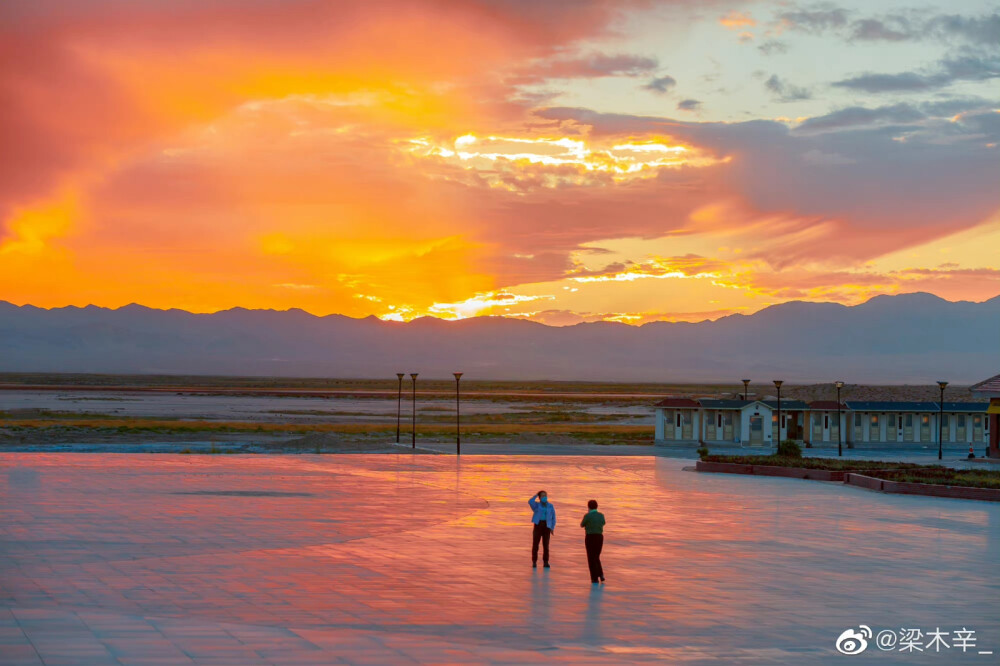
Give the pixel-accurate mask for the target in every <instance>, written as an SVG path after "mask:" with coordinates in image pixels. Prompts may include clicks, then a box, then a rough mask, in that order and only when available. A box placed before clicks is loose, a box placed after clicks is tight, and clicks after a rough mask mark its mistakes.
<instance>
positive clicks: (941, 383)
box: [937, 381, 948, 391]
mask: <svg viewBox="0 0 1000 666" xmlns="http://www.w3.org/2000/svg"><path fill="white" fill-rule="evenodd" d="M937 385H938V388H939V389H941V390H942V391H943V390H944V389H945V387H947V386H948V382H942V381H939V382H938V383H937Z"/></svg>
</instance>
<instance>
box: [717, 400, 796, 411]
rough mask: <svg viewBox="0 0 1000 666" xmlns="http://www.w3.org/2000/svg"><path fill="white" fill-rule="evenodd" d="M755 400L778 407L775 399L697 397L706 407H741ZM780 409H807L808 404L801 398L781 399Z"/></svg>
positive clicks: (774, 407) (772, 407) (773, 407)
mask: <svg viewBox="0 0 1000 666" xmlns="http://www.w3.org/2000/svg"><path fill="white" fill-rule="evenodd" d="M756 402H759V403H762V404H764V405H767V406H768V407H770V408H771V409H777V408H778V401H777V400H720V399H718V398H699V399H698V404H700V405H701V406H702V407H704V408H706V409H743V408H744V407H746V406H747V405H752V404H754V403H756ZM781 408H782V409H807V408H808V405H806V403H804V402H802V401H801V400H782V401H781Z"/></svg>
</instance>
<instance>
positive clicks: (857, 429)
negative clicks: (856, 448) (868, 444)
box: [852, 414, 865, 442]
mask: <svg viewBox="0 0 1000 666" xmlns="http://www.w3.org/2000/svg"><path fill="white" fill-rule="evenodd" d="M864 423H865V417H864V414H855V415H854V437H853V438H852V439H853V441H855V442H863V441H865V436H864V433H863V432H862V431H863V430H864Z"/></svg>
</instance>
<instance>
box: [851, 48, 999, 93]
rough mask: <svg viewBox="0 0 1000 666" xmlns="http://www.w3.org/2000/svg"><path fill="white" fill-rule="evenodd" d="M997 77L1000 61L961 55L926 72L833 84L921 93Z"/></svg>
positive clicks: (870, 90)
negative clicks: (958, 83)
mask: <svg viewBox="0 0 1000 666" xmlns="http://www.w3.org/2000/svg"><path fill="white" fill-rule="evenodd" d="M998 77H1000V58H998V57H981V56H975V55H973V56H960V57H955V58H945V59H944V60H942V61H941V62H940V63H939V64H938V67H937V68H936V69H935V70H932V71H930V72H928V73H921V72H899V73H895V74H882V73H874V72H867V73H865V74H860V75H858V76H853V77H850V78H847V79H842V80H840V81H835V82H834V83H833V84H832V85H834V86H836V87H838V88H848V89H852V90H860V91H862V92H866V93H885V92H921V91H926V90H935V89H938V88H944V87H946V86H950V85H951V84H953V83H955V82H956V81H987V80H989V79H994V78H998Z"/></svg>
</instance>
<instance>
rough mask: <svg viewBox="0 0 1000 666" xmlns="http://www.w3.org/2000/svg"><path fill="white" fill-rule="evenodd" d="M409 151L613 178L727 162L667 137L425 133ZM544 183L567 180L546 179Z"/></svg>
mask: <svg viewBox="0 0 1000 666" xmlns="http://www.w3.org/2000/svg"><path fill="white" fill-rule="evenodd" d="M409 152H410V153H412V154H415V155H417V156H419V157H426V158H431V157H438V158H442V159H444V160H445V161H446V162H448V163H450V164H455V165H459V166H462V167H463V168H466V169H473V170H476V171H481V172H491V171H496V170H498V169H501V168H510V167H515V168H517V167H520V168H521V169H523V170H526V171H531V170H533V169H534V170H537V169H539V168H542V169H544V168H552V169H565V168H567V167H570V168H572V169H573V170H574V171H575V172H576V173H577V174H579V175H582V176H587V175H592V176H610V177H611V178H612V179H613V180H614V181H615V182H622V181H627V180H632V179H636V178H650V177H653V176H655V175H656V172H657V170H658V169H661V168H680V167H684V166H690V167H704V166H710V165H713V164H718V163H720V162H724V161H726V160H719V159H716V158H714V157H712V156H710V155H707V154H704V153H702V152H701V151H699V150H697V149H695V148H693V147H690V146H683V145H679V144H674V143H671V142H670V141H669V140H668V139H665V138H664V139H657V140H650V141H641V142H631V141H628V142H621V143H614V144H612V145H600V144H588V143H587V142H586V141H584V140H581V139H571V138H568V137H561V138H541V137H540V138H524V137H505V136H486V137H477V136H475V135H474V134H464V135H462V136H459V137H458V138H456V139H455V140H454V141H453V142H452V143H451V144H450V145H448V144H436V143H435V142H434V141H433V140H431V139H429V138H426V137H421V138H416V139H411V140H410V141H409ZM584 182H587V180H586V179H584V180H581V181H580V183H581V184H582V183H584ZM545 184H547V185H555V184H564V181H562V180H560V181H559V182H558V183H555V182H553V181H546V183H545Z"/></svg>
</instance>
